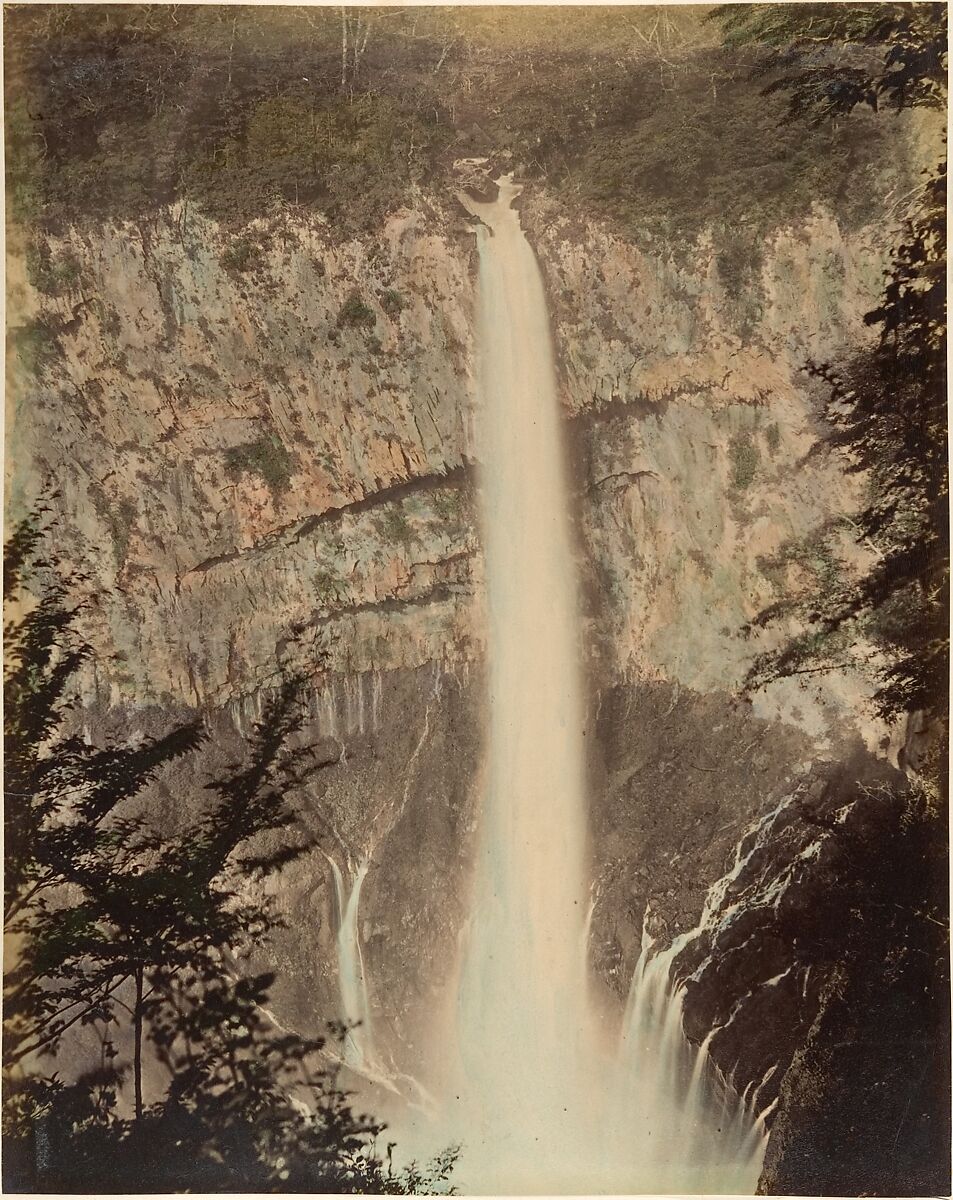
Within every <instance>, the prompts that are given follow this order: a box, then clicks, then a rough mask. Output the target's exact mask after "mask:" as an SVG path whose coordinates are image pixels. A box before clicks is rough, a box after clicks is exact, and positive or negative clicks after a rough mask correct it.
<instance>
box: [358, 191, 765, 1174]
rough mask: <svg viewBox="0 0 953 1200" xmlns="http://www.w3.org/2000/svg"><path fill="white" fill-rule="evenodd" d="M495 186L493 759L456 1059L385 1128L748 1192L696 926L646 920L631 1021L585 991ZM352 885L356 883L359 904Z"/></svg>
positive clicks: (579, 909)
mask: <svg viewBox="0 0 953 1200" xmlns="http://www.w3.org/2000/svg"><path fill="white" fill-rule="evenodd" d="M498 185H499V196H498V198H497V200H495V201H493V202H490V203H483V202H478V201H475V200H473V199H471V198H470V197H467V196H461V197H460V198H461V200H462V201H463V203H464V204H465V205H466V206H467V207H468V208H469V209H470V211H471V212H472V213H473V214H474V215H475V216H477V217H479V219H480V222H481V224H480V225H479V226H478V228H477V239H478V245H479V258H480V276H479V280H480V282H479V329H478V336H479V391H480V398H481V416H482V421H483V436H482V458H483V478H482V497H483V526H484V529H483V533H484V548H485V556H486V580H487V598H488V606H489V673H490V675H489V679H490V696H489V730H488V733H489V760H488V765H487V772H488V773H487V781H486V789H485V798H484V808H483V814H482V823H481V830H480V842H479V850H478V856H477V862H476V874H475V880H474V893H473V901H472V909H471V916H470V920H469V923H468V927H467V930H466V935H465V938H464V942H463V949H462V959H461V966H460V972H459V978H458V985H457V1005H456V1013H455V1019H454V1020H453V1021H451V1022H449V1028H447V1029H443V1030H441V1032H440V1033H439V1034H438V1036H439V1037H440V1038H441V1045H440V1046H439V1047H438V1053H437V1055H435V1057H437V1058H439V1059H440V1060H442V1062H443V1063H444V1064H446V1067H445V1072H444V1078H443V1079H442V1080H441V1082H440V1086H439V1088H438V1090H437V1095H436V1099H435V1102H434V1108H433V1110H432V1111H431V1112H430V1113H429V1115H428V1116H426V1117H425V1116H424V1115H423V1114H422V1113H421V1112H419V1111H418V1112H417V1113H414V1114H412V1113H410V1112H409V1111H405V1112H404V1113H403V1114H402V1115H398V1116H396V1118H395V1119H392V1122H391V1124H392V1128H393V1130H394V1135H395V1138H396V1139H397V1144H398V1148H403V1150H404V1152H405V1153H410V1154H415V1155H418V1156H420V1155H422V1154H426V1153H427V1152H428V1151H430V1152H433V1151H435V1150H437V1149H439V1148H440V1147H442V1146H444V1145H447V1144H450V1143H459V1144H461V1146H462V1153H461V1156H460V1159H459V1162H458V1166H457V1170H456V1172H455V1175H454V1183H455V1184H456V1186H457V1189H458V1191H460V1192H463V1193H470V1194H499V1195H505V1194H511V1195H512V1194H532V1193H543V1194H546V1193H548V1194H554V1193H562V1194H567V1193H570V1194H585V1193H616V1194H622V1193H639V1192H642V1193H673V1192H675V1193H677V1192H683V1193H684V1192H688V1193H709V1194H711V1193H722V1194H725V1193H741V1194H747V1193H752V1192H753V1191H754V1188H755V1186H756V1184H757V1180H758V1175H759V1173H760V1167H761V1161H762V1158H763V1153H764V1144H765V1135H764V1121H763V1114H762V1117H761V1118H758V1116H757V1114H756V1113H755V1112H754V1110H753V1102H752V1103H751V1104H749V1105H745V1104H744V1103H743V1102H742V1101H740V1100H739V1099H738V1098H737V1097H736V1095H735V1093H734V1092H733V1091H732V1089H731V1088H730V1087H729V1086H727V1085H726V1084H725V1083H724V1081H722V1080H720V1079H718V1078H717V1077H716V1073H715V1072H713V1071H712V1070H711V1069H710V1067H709V1064H708V1061H707V1055H706V1049H707V1045H706V1046H703V1047H701V1048H700V1049H699V1048H695V1047H693V1046H691V1045H690V1044H689V1043H688V1042H687V1040H686V1039H685V1037H684V1035H683V1033H682V1021H681V1013H682V1008H681V996H680V993H679V991H678V989H676V988H674V987H673V984H672V980H671V973H670V967H671V964H672V962H673V960H674V958H675V956H676V954H677V953H678V952H679V951H680V950H681V949H682V948H683V947H684V945H685V944H686V942H687V940H688V939H689V938H690V937H692V936H694V935H695V934H696V933H697V932H698V931H697V930H696V931H692V933H691V934H686V935H684V936H683V937H682V938H680V939H678V940H677V942H676V943H675V944H673V945H672V946H671V947H669V948H668V949H667V950H661V951H657V950H656V948H655V947H654V945H653V942H652V939H651V938H650V937H649V936H648V934H647V933H644V934H643V942H642V953H641V956H640V958H639V962H638V965H637V968H636V972H635V977H634V979H633V982H632V988H631V993H630V996H629V1000H628V1004H627V1007H626V1012H625V1015H624V1018H623V1021H622V1028H621V1034H620V1033H619V1032H618V1027H616V1032H614V1033H612V1034H609V1033H608V1032H607V1028H606V1027H607V1025H609V1024H610V1023H611V1022H609V1021H607V1020H606V1018H605V1014H604V1013H603V1012H602V1011H600V1006H599V1005H598V1004H597V1003H596V1001H595V999H594V997H593V996H592V995H591V994H590V987H589V975H588V965H587V958H588V955H587V938H588V926H589V920H590V917H591V913H592V908H591V902H590V888H589V884H588V880H589V870H588V865H589V864H588V852H587V846H588V834H587V804H586V795H585V787H584V754H583V745H584V743H583V738H584V725H585V718H584V713H585V706H584V703H583V694H582V682H581V663H580V645H579V628H580V623H579V619H578V608H577V597H576V569H575V564H574V561H573V553H572V543H571V535H570V523H569V493H568V486H567V478H566V469H565V463H564V452H563V446H562V434H561V424H560V415H559V405H558V399H557V392H556V379H555V368H554V355H553V347H552V342H551V338H550V330H549V319H548V313H547V308H546V302H545V294H544V290H543V285H542V279H541V276H540V272H539V268H538V265H537V262H536V258H535V255H534V253H533V251H532V249H531V247H530V245H529V243H528V242H527V240H526V238H525V236H524V234H523V231H522V228H521V226H520V220H519V214H518V212H517V211H516V210H515V209H514V208H513V207H512V201H513V200H514V198H515V197H516V196H517V195H518V193H519V191H520V188H519V186H518V185H516V184H514V183H513V181H512V177H508V176H506V177H504V178H502V179H500V180H499V181H498ZM336 878H337V877H336ZM715 890H717V885H716V889H713V893H714V891H715ZM358 898H359V885H357V886H355V888H354V890H353V892H352V894H351V900H353V904H354V909H355V913H356V905H357V900H358ZM706 915H707V909H706ZM703 919H704V918H703ZM339 949H340V950H341V951H343V946H342V945H341V943H340V942H339ZM365 997H366V993H365Z"/></svg>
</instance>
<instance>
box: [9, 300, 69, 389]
mask: <svg viewBox="0 0 953 1200" xmlns="http://www.w3.org/2000/svg"><path fill="white" fill-rule="evenodd" d="M58 338H59V332H58V329H57V325H56V323H55V322H54V321H53V320H52V319H51V318H50V317H47V316H43V315H38V316H35V317H33V318H32V319H31V320H29V321H27V322H25V323H24V324H23V325H17V326H14V327H13V329H11V330H10V341H11V343H12V346H13V349H14V352H15V353H16V356H17V358H18V359H19V361H20V363H21V365H22V366H23V368H24V370H26V371H28V372H29V373H30V374H31V375H42V373H43V371H44V370H45V369H46V367H48V366H49V365H50V364H51V363H52V362H54V361H55V359H56V355H57V349H58V345H59V342H58Z"/></svg>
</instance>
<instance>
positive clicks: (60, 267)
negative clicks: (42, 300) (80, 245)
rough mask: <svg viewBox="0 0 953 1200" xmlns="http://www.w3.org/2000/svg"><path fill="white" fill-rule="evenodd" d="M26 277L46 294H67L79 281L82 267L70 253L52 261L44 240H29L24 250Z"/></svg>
mask: <svg viewBox="0 0 953 1200" xmlns="http://www.w3.org/2000/svg"><path fill="white" fill-rule="evenodd" d="M26 269H27V278H28V279H29V280H30V283H32V284H33V286H34V287H35V288H36V289H37V290H38V291H40V292H43V293H44V294H45V295H47V296H60V295H64V294H65V295H69V293H70V292H72V291H74V290H75V289H76V286H77V284H78V283H79V280H80V277H81V274H82V268H81V267H80V264H79V262H78V261H77V260H76V258H74V257H73V255H71V254H66V255H64V256H63V257H62V258H60V259H58V260H56V261H55V262H54V261H53V258H52V255H51V254H50V247H49V244H48V243H47V242H46V241H31V242H30V243H29V244H28V246H27V251H26Z"/></svg>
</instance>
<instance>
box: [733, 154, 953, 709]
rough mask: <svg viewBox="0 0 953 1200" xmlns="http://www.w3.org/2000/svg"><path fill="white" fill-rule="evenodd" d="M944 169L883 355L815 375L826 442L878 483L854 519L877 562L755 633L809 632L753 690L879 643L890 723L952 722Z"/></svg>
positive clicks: (904, 255) (915, 242)
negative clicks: (785, 626)
mask: <svg viewBox="0 0 953 1200" xmlns="http://www.w3.org/2000/svg"><path fill="white" fill-rule="evenodd" d="M945 214H946V175H945V170H941V171H940V172H939V173H938V174H937V175H936V176H934V177H933V178H932V179H931V180H930V181H929V183H928V184H927V187H926V189H925V191H924V193H923V196H922V198H921V201H920V203H919V205H918V207H917V209H916V211H915V213H914V215H913V217H912V218H911V220H910V222H909V224H908V226H907V229H906V231H905V234H904V238H903V241H902V243H901V245H900V246H899V248H898V250H897V251H896V254H895V257H894V264H893V267H892V269H891V275H890V277H889V279H888V282H887V286H886V288H885V291H884V297H883V300H882V302H881V304H880V306H879V307H878V308H877V309H875V310H874V311H873V312H871V313H869V314H868V317H867V320H868V323H870V324H873V325H878V326H879V327H880V338H879V341H878V344H877V346H876V348H875V349H874V350H873V351H872V352H867V353H863V354H860V355H857V356H855V357H854V358H853V359H851V360H850V361H849V362H847V363H846V364H843V365H842V366H831V365H828V364H821V365H817V364H814V365H812V366H811V367H810V370H811V372H812V373H813V374H814V375H816V376H817V377H819V378H820V379H822V380H823V381H824V382H825V383H827V384H828V386H829V393H828V397H827V400H826V403H825V415H826V418H827V422H828V432H827V433H826V435H825V438H824V442H825V443H826V444H827V445H828V446H831V447H834V448H837V449H839V450H841V451H843V452H844V453H845V454H846V455H847V461H848V463H849V468H848V469H849V470H851V471H854V472H864V473H865V474H866V475H867V476H868V479H869V481H870V482H869V489H868V495H869V500H868V503H867V505H866V507H865V508H864V509H863V510H862V511H861V512H860V513H859V514H857V517H856V520H855V522H854V528H855V530H856V537H857V540H858V541H859V542H860V543H861V545H862V546H863V547H864V548H865V550H866V551H867V553H868V554H872V556H873V563H872V565H871V566H870V567H869V568H868V569H867V570H866V571H865V572H864V573H863V574H862V575H861V576H860V577H857V576H856V575H852V574H851V572H850V571H849V570H848V569H846V567H845V569H844V570H843V571H842V572H839V573H838V575H837V578H836V580H834V579H831V580H829V581H828V586H825V587H823V588H822V589H820V590H818V591H816V592H813V593H811V594H810V595H809V596H808V597H806V598H792V599H791V600H790V601H788V602H786V603H782V604H780V605H775V606H772V607H771V608H769V609H768V610H766V611H765V612H763V613H761V614H760V615H759V617H758V618H757V621H756V622H755V624H756V625H758V626H764V625H768V624H770V623H772V622H773V621H775V620H777V619H778V618H781V617H784V618H785V619H789V618H790V617H791V616H792V615H796V616H797V617H798V618H799V619H800V621H801V622H802V624H803V625H804V627H805V630H806V632H805V633H803V634H801V635H799V636H798V637H796V638H795V639H793V640H792V641H789V642H788V643H787V644H786V645H785V647H784V648H783V649H782V650H780V651H779V652H777V653H773V654H766V655H762V656H760V657H759V658H758V659H757V660H756V662H755V665H754V667H753V669H752V671H751V673H750V675H749V683H750V684H751V685H752V686H761V685H763V684H764V683H766V682H769V681H770V680H772V679H776V678H779V677H782V676H784V675H787V674H791V673H794V672H797V673H801V672H807V671H812V672H813V671H823V670H824V669H827V668H828V667H830V666H832V665H836V666H840V665H842V661H843V656H842V655H841V654H840V653H836V654H834V655H832V654H831V653H830V649H829V647H830V645H831V644H832V639H834V638H835V636H836V641H837V643H840V642H842V641H843V640H844V635H845V634H846V635H849V634H850V633H851V631H853V632H854V634H861V635H862V634H866V635H867V636H873V637H874V638H875V639H876V641H877V643H878V644H879V645H880V646H881V647H882V648H883V649H884V650H886V651H887V655H888V665H887V666H885V667H883V668H882V669H880V670H879V671H878V676H879V687H878V690H877V695H876V699H877V704H878V707H879V710H880V712H881V713H882V714H883V715H884V716H892V715H898V714H902V713H905V712H909V711H912V710H914V709H923V710H925V711H927V712H931V713H935V714H937V715H943V714H945V712H946V681H947V676H948V663H949V632H948V630H949V626H948V616H947V614H948V611H949V534H948V525H947V497H948V494H949V492H948V488H949V484H948V474H947V463H946V403H945V401H946V387H945V369H946V368H945V361H946V329H945V301H946V285H945V274H944V271H945V259H946V242H945V220H946V216H945Z"/></svg>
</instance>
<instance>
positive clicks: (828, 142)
mask: <svg viewBox="0 0 953 1200" xmlns="http://www.w3.org/2000/svg"><path fill="white" fill-rule="evenodd" d="M890 7H899V6H890ZM349 20H353V21H357V22H360V23H361V25H362V31H363V32H362V35H361V43H360V45H361V46H364V49H363V50H360V49H358V50H355V47H354V46H352V51H354V52H355V54H354V58H353V61H352V62H351V65H350V66H349V67H348V69H347V71H346V79H345V81H344V84H343V86H340V85H339V84H338V80H339V79H340V75H341V64H340V52H341V27H340V17H339V14H338V13H337V12H336V11H331V10H329V11H327V12H320V13H319V12H307V11H305V10H295V9H288V10H282V11H281V13H280V15H279V14H277V13H276V12H275V10H269V13H268V16H267V19H266V18H265V17H264V16H263V15H262V14H261V13H259V12H256V11H255V10H253V9H250V8H244V9H242V8H239V9H235V10H233V11H232V13H231V16H230V17H229V19H228V20H226V19H225V18H224V17H219V16H216V15H215V14H213V13H212V12H211V10H209V11H206V10H203V9H201V8H197V9H194V10H193V9H186V10H183V11H179V10H176V11H175V13H174V19H173V14H171V13H167V12H166V11H165V10H161V9H157V10H155V13H154V15H152V16H151V17H150V18H149V19H148V21H146V19H145V18H144V17H142V18H140V17H139V16H137V15H136V14H134V13H133V12H132V11H131V10H129V11H127V10H122V11H119V10H116V13H115V15H113V17H112V19H111V20H110V21H108V22H107V21H104V20H99V19H98V18H96V19H93V18H92V17H88V18H87V19H85V20H78V19H71V20H67V19H65V18H64V19H59V18H58V19H56V20H53V19H52V18H50V17H49V16H48V15H47V14H46V11H45V10H44V12H43V14H42V15H40V14H39V13H36V14H34V13H29V12H24V13H22V14H21V13H20V12H13V13H12V14H11V17H10V21H9V29H8V31H7V42H8V46H10V47H13V48H15V52H13V51H11V53H10V54H8V60H7V66H8V70H7V89H8V91H7V99H8V107H7V113H8V126H9V128H8V146H10V147H11V153H10V154H9V155H8V164H7V165H8V174H9V179H8V183H9V182H10V181H11V180H12V181H13V184H11V186H13V185H14V184H15V187H16V189H17V190H18V193H19V192H23V194H24V195H29V196H30V197H32V199H30V202H29V205H28V206H27V207H28V209H29V211H30V212H32V213H33V214H34V218H33V219H36V220H40V219H42V220H43V221H45V222H48V223H49V222H53V223H55V222H57V221H59V222H62V221H64V220H66V219H68V218H73V217H75V216H77V215H79V214H83V213H92V214H95V215H96V216H105V215H109V214H112V215H121V216H141V215H143V214H145V213H146V212H148V211H152V210H154V208H155V207H156V206H157V205H158V204H162V203H166V202H168V201H169V200H170V199H172V198H173V197H174V196H176V195H178V196H185V197H187V198H188V199H189V202H190V203H194V204H196V205H198V206H199V207H201V208H202V209H204V210H205V211H207V212H208V213H210V214H212V215H213V216H215V217H216V218H218V219H219V220H222V221H225V222H227V223H229V224H231V225H235V226H237V225H244V224H246V223H247V222H248V221H249V220H251V219H253V218H256V217H261V216H262V215H267V214H271V213H273V212H275V211H278V210H281V209H284V208H287V207H289V206H291V207H297V208H307V209H314V210H317V211H320V212H322V213H323V214H324V215H325V216H326V217H327V218H328V219H329V221H330V222H331V224H332V227H333V228H334V229H335V230H337V231H339V232H341V233H350V232H359V231H362V230H366V229H368V228H371V227H373V226H375V225H379V223H380V221H381V219H382V217H383V216H385V215H386V214H387V213H389V212H392V211H394V210H395V209H397V208H399V207H400V206H401V205H403V204H406V203H408V201H409V200H410V197H411V194H412V188H413V187H414V185H415V184H417V183H418V182H422V183H426V184H428V185H429V186H430V187H431V188H433V189H434V190H438V191H440V190H444V189H446V188H447V187H448V186H449V185H450V184H451V176H450V165H451V163H452V161H453V159H454V158H455V157H459V156H460V155H461V154H466V153H484V154H499V153H506V152H508V153H510V154H511V155H512V156H513V161H514V165H517V166H519V167H521V168H522V169H523V170H525V171H527V172H528V173H530V174H533V175H537V176H540V177H544V178H545V179H546V181H547V183H548V184H549V186H550V187H551V188H552V189H554V190H555V191H556V192H557V193H558V194H559V196H560V198H561V199H562V202H563V203H564V205H566V206H567V207H568V208H569V209H570V210H572V209H574V208H578V209H580V210H583V209H584V210H585V211H586V212H587V214H588V215H593V214H595V215H598V216H601V217H603V218H605V219H608V220H610V221H611V222H613V223H615V224H616V225H617V226H618V227H619V228H620V230H621V231H622V232H623V233H624V234H625V235H626V236H636V235H638V236H642V235H643V234H644V232H645V231H646V230H647V229H648V230H659V231H662V232H666V233H669V234H682V235H684V234H689V235H690V234H692V233H694V232H696V231H697V230H698V229H700V228H701V227H702V226H704V225H705V224H707V223H714V224H716V225H720V226H724V228H725V229H727V230H728V231H730V232H731V233H732V235H734V234H735V232H736V231H737V230H738V229H739V228H744V229H745V230H747V231H748V233H749V234H750V244H751V245H752V246H755V245H756V244H757V238H758V235H759V233H762V232H763V231H764V230H766V229H768V228H770V227H773V226H775V225H777V224H779V223H781V222H783V221H785V220H789V219H791V218H792V217H794V216H796V215H798V214H801V213H804V212H806V211H807V210H808V209H809V208H810V205H811V204H812V203H813V202H814V201H821V202H824V203H827V204H830V205H833V206H834V207H835V208H837V209H838V210H839V211H841V212H842V214H843V215H844V216H845V218H846V219H847V220H848V221H849V222H856V221H858V220H862V219H864V218H865V217H866V218H869V216H870V195H871V194H876V191H877V189H872V188H871V186H870V185H871V183H872V181H873V180H874V179H875V178H877V179H881V178H882V179H884V180H886V181H887V182H886V183H885V184H884V187H883V188H882V189H880V194H883V192H885V191H886V190H888V189H889V188H890V187H891V186H893V185H894V184H895V183H898V182H901V181H902V178H903V173H904V169H905V162H904V161H903V160H904V153H905V152H904V150H903V147H902V144H901V143H902V136H901V135H899V134H898V133H897V131H896V130H894V129H889V130H888V129H887V128H886V127H885V126H884V124H883V123H880V122H877V120H876V119H875V118H874V117H873V116H871V118H870V120H868V121H865V122H862V123H858V122H857V121H856V120H855V121H854V122H853V123H851V126H850V127H849V128H848V127H843V128H838V129H827V130H820V129H810V130H808V131H807V132H806V133H805V132H804V131H803V130H802V131H800V132H795V131H792V130H788V129H785V128H783V127H781V126H780V124H779V119H780V117H781V116H782V115H783V112H784V110H785V103H784V100H783V98H782V97H781V96H780V95H775V94H772V95H771V96H768V97H762V96H760V95H758V94H757V89H755V88H752V86H751V84H750V82H748V80H747V79H746V78H745V77H744V70H743V67H744V64H743V61H742V60H743V55H741V54H739V52H738V51H737V50H732V51H731V52H726V51H725V50H723V49H721V48H719V47H717V46H714V45H712V44H711V43H712V41H713V37H714V30H713V29H709V30H706V29H705V27H704V23H703V21H702V17H701V14H700V12H698V11H697V10H692V11H690V12H688V11H686V12H685V13H675V12H674V11H667V12H665V13H663V14H662V17H661V18H659V16H658V14H657V13H654V10H649V9H646V10H645V12H644V14H643V13H642V12H641V11H639V12H635V11H634V10H633V11H631V12H630V11H628V10H627V11H625V12H624V13H623V12H622V11H619V12H613V11H611V10H604V11H603V10H600V11H596V10H592V11H586V10H580V9H578V8H577V9H571V10H567V11H566V12H565V13H562V12H560V13H559V14H558V15H557V14H556V13H555V11H554V12H552V13H548V14H547V20H546V22H545V23H544V24H543V25H542V26H540V25H539V24H538V23H537V25H536V26H535V27H534V28H532V29H531V28H528V26H527V22H526V21H525V20H523V19H522V17H521V15H520V14H519V13H517V12H515V11H514V12H507V13H505V14H504V13H494V15H493V18H492V20H491V19H489V18H488V16H487V15H486V14H480V13H477V12H475V11H474V12H471V13H463V12H457V11H455V10H453V9H452V8H446V7H444V8H438V9H434V10H420V9H400V10H394V11H392V12H390V13H388V14H387V17H386V19H385V18H384V17H383V16H382V15H378V14H375V13H374V12H372V11H371V10H368V11H366V12H365V11H356V12H355V14H354V16H353V17H352V18H349ZM144 24H148V26H149V28H148V33H145V32H144V31H143V25H144ZM364 33H366V35H367V41H366V43H365V42H364V40H363V36H364ZM745 53H748V52H745ZM54 60H55V61H64V62H69V63H70V69H69V70H64V71H62V72H52V71H51V70H50V63H51V62H52V61H54ZM739 67H741V68H742V69H741V70H739ZM183 96H187V97H188V101H187V102H186V103H183V102H182V101H181V98H182V97H183ZM18 105H19V107H18ZM31 113H32V114H33V117H31V116H30V115H29V114H31ZM37 114H42V116H38V115H37ZM852 184H853V186H852ZM24 211H26V210H24ZM752 253H753V252H752ZM739 278H740V276H739ZM388 315H392V314H388Z"/></svg>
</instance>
